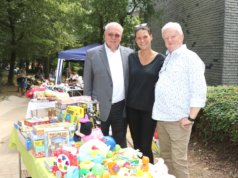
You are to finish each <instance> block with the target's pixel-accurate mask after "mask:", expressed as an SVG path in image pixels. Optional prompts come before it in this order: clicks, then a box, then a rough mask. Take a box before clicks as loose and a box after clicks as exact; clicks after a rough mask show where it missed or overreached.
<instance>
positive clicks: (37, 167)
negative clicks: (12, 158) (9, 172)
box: [9, 128, 55, 178]
mask: <svg viewBox="0 0 238 178" xmlns="http://www.w3.org/2000/svg"><path fill="white" fill-rule="evenodd" d="M18 132H19V131H18V130H17V129H15V128H13V129H12V132H11V136H10V140H9V147H10V148H12V149H17V151H18V152H19V176H20V178H21V159H22V161H23V163H24V165H25V167H26V169H27V171H28V172H29V174H30V176H31V177H32V178H43V177H44V178H55V176H54V174H53V173H51V172H49V171H48V170H47V169H46V167H45V164H44V160H45V158H36V157H35V156H34V155H33V154H32V152H31V151H27V150H26V147H25V146H24V143H22V140H21V139H20V137H19V134H18Z"/></svg>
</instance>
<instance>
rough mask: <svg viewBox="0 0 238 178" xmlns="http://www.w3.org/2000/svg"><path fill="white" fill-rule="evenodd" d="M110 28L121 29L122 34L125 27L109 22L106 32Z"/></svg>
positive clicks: (105, 28)
mask: <svg viewBox="0 0 238 178" xmlns="http://www.w3.org/2000/svg"><path fill="white" fill-rule="evenodd" d="M110 27H117V28H119V29H120V31H121V33H123V27H122V26H121V24H119V23H117V22H109V23H108V24H107V25H106V26H105V27H104V30H105V31H107V30H108V28H110Z"/></svg>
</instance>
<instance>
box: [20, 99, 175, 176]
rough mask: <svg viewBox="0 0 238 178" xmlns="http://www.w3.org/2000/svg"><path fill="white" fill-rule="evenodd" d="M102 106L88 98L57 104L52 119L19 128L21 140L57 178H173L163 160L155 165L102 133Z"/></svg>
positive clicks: (51, 111)
mask: <svg viewBox="0 0 238 178" xmlns="http://www.w3.org/2000/svg"><path fill="white" fill-rule="evenodd" d="M99 116H100V115H99V104H98V102H97V101H92V100H91V98H89V97H86V96H78V97H70V98H62V99H60V100H57V103H56V108H50V109H48V117H47V116H46V117H45V118H27V119H26V120H25V121H24V122H19V123H18V124H16V125H15V126H16V128H19V131H18V132H19V133H18V135H19V137H21V140H22V143H24V144H25V147H26V149H27V150H29V151H32V153H33V154H34V155H35V157H37V158H39V157H44V158H43V159H44V160H45V161H44V162H45V166H46V168H47V169H48V170H49V171H50V172H52V173H53V174H54V175H55V176H56V177H57V178H81V177H86V178H119V177H146V178H173V177H174V176H172V175H169V174H168V169H167V167H166V166H165V164H164V162H163V160H162V159H159V160H158V161H157V163H156V164H155V165H152V164H150V163H149V158H148V157H145V156H143V155H142V153H141V152H139V150H134V149H133V148H123V149H122V148H121V147H120V146H119V145H118V144H116V142H115V140H114V139H113V138H112V137H111V136H104V135H103V134H102V132H101V129H100V122H99V119H98V117H99Z"/></svg>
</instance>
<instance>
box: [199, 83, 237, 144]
mask: <svg viewBox="0 0 238 178" xmlns="http://www.w3.org/2000/svg"><path fill="white" fill-rule="evenodd" d="M195 128H196V131H197V133H199V135H200V136H202V138H203V141H204V142H205V143H209V142H221V143H222V142H224V141H226V142H230V143H233V144H238V87H237V86H218V87H208V97H207V103H206V106H205V108H204V109H203V111H202V113H201V115H200V116H199V118H198V120H197V121H196V123H195Z"/></svg>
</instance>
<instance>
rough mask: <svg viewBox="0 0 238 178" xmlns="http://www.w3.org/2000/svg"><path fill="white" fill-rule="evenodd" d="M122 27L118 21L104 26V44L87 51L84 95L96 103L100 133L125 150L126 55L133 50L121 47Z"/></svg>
mask: <svg viewBox="0 0 238 178" xmlns="http://www.w3.org/2000/svg"><path fill="white" fill-rule="evenodd" d="M122 34H123V27H122V26H121V25H120V24H119V23H117V22H110V23H108V24H107V25H106V26H105V31H104V40H105V43H104V44H102V45H100V46H98V47H95V48H93V49H90V50H88V51H87V54H86V60H85V65H84V75H83V81H84V95H88V96H91V97H92V99H96V100H97V101H99V108H100V120H101V130H102V133H103V135H109V129H110V127H111V129H112V136H113V138H114V139H115V141H116V143H117V144H119V145H120V146H121V147H122V148H124V147H126V146H127V144H126V119H125V117H123V111H124V109H125V96H126V92H127V87H128V55H129V54H130V53H131V52H133V50H132V49H130V48H127V47H124V46H121V45H120V42H121V39H122Z"/></svg>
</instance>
